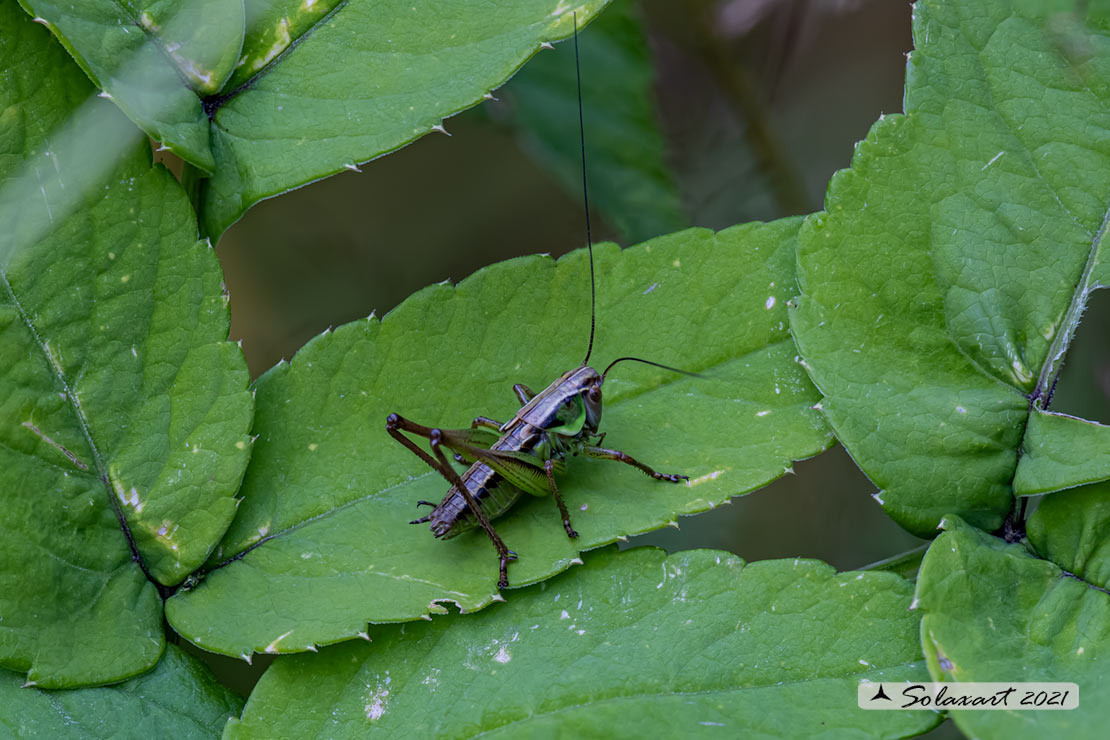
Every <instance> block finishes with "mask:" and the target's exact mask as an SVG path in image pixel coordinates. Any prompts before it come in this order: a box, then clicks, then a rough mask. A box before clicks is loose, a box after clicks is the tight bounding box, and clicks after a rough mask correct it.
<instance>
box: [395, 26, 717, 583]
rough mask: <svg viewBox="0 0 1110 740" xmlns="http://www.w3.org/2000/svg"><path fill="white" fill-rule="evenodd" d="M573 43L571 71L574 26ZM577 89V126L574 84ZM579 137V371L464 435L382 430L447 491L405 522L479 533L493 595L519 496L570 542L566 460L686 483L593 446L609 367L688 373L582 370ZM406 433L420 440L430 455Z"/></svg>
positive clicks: (523, 390)
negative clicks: (495, 563)
mask: <svg viewBox="0 0 1110 740" xmlns="http://www.w3.org/2000/svg"><path fill="white" fill-rule="evenodd" d="M574 44H575V65H576V68H577V59H578V55H577V50H578V33H577V26H576V28H575V36H574ZM578 89H579V122H580V125H581V113H582V97H581V89H582V83H581V77H579V83H578ZM580 134H581V128H580ZM581 138H582V191H583V199H584V201H585V204H586V246H587V248H588V250H589V255H590V288H591V303H590V339H589V343H588V345H587V348H586V359H585V360H583V361H582V365H581V366H579V367H577V368H574V369H573V370H568V371H567V372H565V373H563V374H562V375H561V376H560V377H559V378H558V380H556V381H555V382H553V383H552V384H551V385H549V386H548V387H547V388H544V389H543V390H542V391H540V392H539V393H533V392H532V391H531V390H530V389H529V388H528V387H527V386H524V385H519V384H518V385H515V386H513V391H514V392H515V393H516V395H517V398H518V399H519V400H520V403H521V407H520V410H519V411H517V413H516V415H515V416H513V418H512V419H510V420H509V421H507V422H505V423H504V424H502V423H500V422H497V421H494V420H493V419H489V418H486V417H484V416H479V417H478V418H476V419H474V421H473V423H472V424H471V425H470V428H468V429H440V428H433V427H426V426H423V425H421V424H417V423H415V422H412V421H409V420H408V419H405V418H403V417H401V416H399V415H398V414H390V415H389V417H388V418H387V419H386V431H387V432H389V434H390V436H392V437H393V438H394V439H396V440H397V441H398V442H400V443H401V444H402V445H404V446H405V448H406V449H408V450H410V451H411V452H412V453H413V454H415V455H416V456H417V457H419V458H420V459H421V460H423V461H424V462H425V463H427V464H428V465H429V466H431V467H432V469H433V470H435V471H437V472H438V473H440V474H441V475H442V476H443V477H444V478H445V479H446V480H447V482H448V483H449V484H450V485H451V488H450V489H449V490H448V491H447V495H446V496H444V497H443V500H442V501H440V502H439V503H438V504H435V503H432V502H430V501H420V502H418V503H419V504H422V505H425V506H431V507H432V511H431V513H430V514H428V515H427V516H424V517H421V518H419V519H416V520H415V521H413V522H411V523H412V524H424V523H428V524H430V526H431V530H432V533H433V534H434V535H435V536H436V537H437V538H440V539H450V538H452V537H455V536H456V535H458V534H461V533H462V532H465V531H467V530H470V529H475V528H481V529H482V530H483V531H484V532H485V533H486V535H487V536H488V537H489V539H490V541H492V542H493V545H494V547H496V548H497V555H498V558H499V560H500V567H499V576H500V577H499V578H498V582H497V585H498V587H499V588H506V587H507V586H508V585H509V581H508V577H507V575H506V568H507V564H508V562H509V561H511V560H515V559H516V553H514V552H512V551H511V550H509V548H508V547H506V546H505V543H504V541H503V540H502V539H501V537H500V535H498V534H497V531H496V530H495V529H494V528H493V524H492V523H491V520H493V519H495V518H497V517H499V516H501V515H502V514H504V513H506V512H507V511H508V510H509V509H510V508H511V507H512V506H513V504H515V503H516V501H517V500H518V499H519V498H520V497H521V495H523V494H525V493H528V494H531V495H534V496H545V495H547V494H549V493H550V494H551V495H552V497H553V498H554V499H555V504H556V505H557V506H558V507H559V514H560V515H561V516H562V520H563V529H564V530H566V533H567V536H568V537H571V538H574V537H577V536H578V533H577V532H575V531H574V528H573V527H572V526H571V523H570V515H569V514H568V513H567V506H566V504H565V503H564V501H563V498H562V496H561V495H560V494H559V487H558V485H557V484H556V482H555V476H556V473H561V472H562V471H563V468H564V465H565V462H566V460H567V457H568V456H573V455H578V454H584V455H586V456H589V457H595V458H601V459H605V460H616V461H618V462H623V463H625V464H627V465H632V466H634V467H637V468H639V469H640V470H642V471H643V472H645V473H647V474H648V475H650V476H651V477H653V478H655V479H656V480H662V481H669V482H672V483H677V482H679V481H681V480H686V479H687V478H686V476H684V475H673V474H667V473H657V472H656V471H654V470H652V469H651V468H650V467H649V466H647V465H645V464H644V463H642V462H640V461H638V460H636V459H635V458H633V457H632V456H630V455H628V454H626V453H624V452H621V451H620V450H612V449H607V448H605V447H601V446H600V444H601V442H602V439H603V438H604V436H605V435H604V434H601V433H598V425H599V424H600V423H601V386H602V385H603V384H604V382H605V376H606V375H607V374H608V372H609V371H610V370H611V369H612V368H613V366H614V365H616V364H617V363H619V362H623V361H625V360H633V361H636V362H643V363H646V364H648V365H654V366H656V367H661V368H664V369H666V370H671V371H674V372H679V373H683V374H685V375H695V374H694V373H689V372H686V371H685V370H678V369H677V368H672V367H667V366H666V365H660V364H659V363H656V362H651V361H649V360H642V359H639V358H637V357H621V358H619V359H617V360H614V361H613V362H611V363H610V364H609V366H608V367H607V368H606V369H605V371H604V372H601V373H599V372H598V371H597V370H595V369H593V368H592V367H590V366H589V362H590V354H591V352H592V351H593V342H594V324H595V322H594V315H595V311H596V290H595V283H594V263H593V244H592V241H591V239H590V221H589V196H588V194H587V192H586V174H585V171H586V170H585V163H586V158H585V141H584V135H583V136H582V137H581ZM406 434H411V435H414V436H416V437H422V438H424V439H427V440H428V445H429V447H430V449H431V452H430V454H429V452H428V451H427V450H425V449H424V448H422V447H421V446H420V445H418V444H417V443H416V442H415V441H414V440H413V439H412V438H411V437H409V436H406ZM445 448H446V449H447V450H450V451H451V452H452V453H453V455H452V457H453V459H454V461H456V462H460V463H465V464H468V465H469V466H470V467H469V468H467V469H466V471H465V472H463V473H459V472H458V471H457V470H456V469H455V468H454V467H453V465H452V461H451V459H449V458H448V456H447V454H446V453H445V452H444V449H445Z"/></svg>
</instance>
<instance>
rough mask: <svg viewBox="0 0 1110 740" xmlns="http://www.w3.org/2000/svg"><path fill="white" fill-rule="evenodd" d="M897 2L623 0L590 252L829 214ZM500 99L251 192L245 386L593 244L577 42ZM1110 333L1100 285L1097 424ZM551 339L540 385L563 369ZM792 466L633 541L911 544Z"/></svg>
mask: <svg viewBox="0 0 1110 740" xmlns="http://www.w3.org/2000/svg"><path fill="white" fill-rule="evenodd" d="M910 10H911V8H910V4H909V3H908V2H901V1H898V2H895V1H892V0H722V1H715V0H685V1H684V2H675V1H674V0H641V1H640V2H634V1H633V0H615V2H614V4H613V5H612V6H611V7H610V8H609V9H608V10H606V11H605V12H604V13H603V15H602V17H601V18H600V19H599V20H598V21H597V22H596V25H594V26H591V27H590V28H589V29H588V30H587V31H586V32H585V33H583V35H582V38H581V43H582V74H583V78H584V79H583V97H584V119H585V133H586V143H587V160H588V173H589V178H590V192H591V203H592V205H593V206H594V210H593V214H592V217H593V225H594V238H595V241H597V240H600V239H611V240H614V241H617V242H619V243H621V244H624V245H628V244H632V243H636V242H638V241H642V240H643V239H646V238H650V237H651V236H655V235H658V234H662V233H668V232H670V231H674V230H678V229H680V228H683V227H684V226H705V227H710V228H714V229H719V228H723V227H727V226H731V225H733V224H737V223H741V222H745V221H751V220H764V221H765V220H771V219H775V218H779V217H782V216H787V215H791V214H799V213H810V212H813V211H817V210H820V208H821V207H822V200H823V196H824V192H825V187H826V185H827V183H828V180H829V177H830V176H831V175H832V173H833V172H834V171H836V170H837V169H840V168H844V167H847V166H848V165H849V163H850V159H851V155H852V149H853V145H854V144H855V142H856V141H858V140H860V139H862V138H863V137H864V136H865V135H866V133H867V131H868V129H869V127H870V126H871V124H872V123H873V122H874V121H875V120H876V119H877V118H878V117H879V115H880V114H883V113H897V112H900V111H901V109H902V86H903V78H904V73H905V54H906V52H908V51H909V50H910V48H911V37H910ZM494 95H495V96H496V97H497V100H491V101H487V102H486V103H484V104H482V105H480V106H478V107H476V108H474V109H472V110H469V111H466V112H464V113H462V114H460V115H458V116H456V117H454V118H451V119H449V120H448V121H446V128H447V131H448V132H449V133H450V134H451V135H450V136H443V135H440V134H431V135H429V136H426V137H424V138H423V139H421V140H419V141H417V142H415V143H414V144H411V145H410V146H407V147H405V148H404V149H402V150H400V151H398V152H396V153H393V154H390V155H389V156H387V157H383V158H382V159H379V160H376V161H374V162H371V163H369V164H367V165H365V166H364V167H363V172H362V173H355V172H350V173H345V174H343V175H339V176H336V177H332V178H329V179H327V180H323V181H321V182H318V183H315V184H313V185H310V186H308V187H305V188H302V189H300V190H297V191H294V192H290V193H287V194H285V195H282V196H280V197H279V198H275V199H272V200H269V201H265V202H262V203H260V204H258V205H257V206H255V207H254V208H252V209H251V210H250V211H249V212H248V213H247V214H246V215H245V216H244V218H243V219H242V220H241V221H240V222H239V223H237V224H236V225H234V226H233V227H232V228H231V229H230V230H229V231H228V232H227V233H226V234H225V235H224V237H223V239H222V240H221V242H220V243H219V245H218V248H217V249H218V253H219V256H220V259H221V261H222V264H223V267H224V271H225V275H226V283H227V287H228V289H229V291H230V293H231V300H232V304H231V305H232V336H233V338H241V339H242V341H243V349H244V351H245V352H246V356H247V361H248V363H249V365H250V368H251V372H252V374H254V375H258V374H260V373H261V372H263V371H265V370H266V369H267V368H268V367H270V366H271V365H273V364H274V363H275V362H277V361H278V360H279V359H280V358H282V357H285V358H289V357H291V356H292V355H293V354H294V353H295V352H296V351H297V349H298V347H300V346H301V345H302V344H303V343H304V342H305V341H307V340H308V339H309V338H311V337H312V336H314V335H316V334H318V333H319V332H321V331H323V330H324V329H326V328H327V327H329V326H334V325H338V324H341V323H344V322H346V321H350V320H352V319H355V318H360V317H364V316H366V315H368V314H369V313H371V312H374V313H376V314H378V315H379V316H380V315H384V314H385V313H387V312H388V311H389V310H390V309H392V308H393V307H394V306H396V305H397V304H398V303H399V302H401V301H402V300H404V298H405V297H406V296H407V295H409V294H410V293H412V292H414V291H416V290H418V289H419V288H421V287H423V286H425V285H428V284H430V283H435V282H439V281H442V280H447V279H450V280H453V281H458V280H460V279H462V278H464V277H466V276H467V275H469V274H470V273H472V272H473V271H475V270H477V269H479V268H481V267H482V266H484V265H487V264H490V263H492V262H495V261H498V260H503V259H508V258H510V257H513V256H517V255H522V254H530V253H538V252H546V253H550V254H553V255H560V254H563V253H565V252H567V251H570V250H572V249H576V248H578V247H581V246H584V243H585V226H584V223H585V216H584V213H583V210H582V207H581V181H580V174H579V169H578V168H579V159H578V158H579V149H578V128H577V126H578V121H577V115H578V113H577V98H576V91H575V86H574V56H573V48H572V43H571V42H567V43H564V44H561V45H559V47H558V48H557V49H556V50H555V51H541V52H540V54H539V55H538V56H537V58H535V59H533V60H532V61H530V62H529V63H528V64H526V65H525V67H524V68H523V69H522V70H521V72H520V73H519V74H518V75H517V76H516V77H515V78H513V79H512V80H511V81H510V82H509V83H508V84H507V85H506V86H505V87H503V88H502V89H500V90H498V91H495V93H494ZM583 279H585V276H583ZM605 289H606V286H605V285H604V284H601V285H599V286H598V290H599V291H604V290H605ZM588 310H589V307H588V306H582V311H583V312H584V313H585V312H587V311H588ZM1108 326H1110V300H1108V299H1107V298H1106V296H1102V295H1099V296H1097V298H1096V301H1095V303H1094V304H1093V306H1092V308H1091V310H1090V311H1089V312H1088V315H1087V317H1086V318H1085V319H1084V322H1083V324H1082V326H1081V328H1080V330H1079V336H1078V340H1077V342H1076V344H1075V345H1074V348H1073V350H1072V352H1071V355H1070V356H1069V360H1068V363H1067V365H1066V368H1065V372H1064V375H1063V377H1062V378H1061V381H1060V384H1059V386H1060V387H1059V388H1058V389H1057V393H1056V396H1055V400H1054V403H1053V409H1054V410H1058V411H1063V412H1069V411H1070V412H1073V413H1082V415H1083V416H1085V417H1087V418H1093V419H1096V420H1099V421H1102V422H1104V423H1110V350H1108V349H1107V346H1106V343H1105V341H1104V338H1105V337H1106V334H1107V328H1108ZM562 349H563V348H553V352H552V361H553V365H552V367H551V376H552V378H554V377H555V376H556V375H557V374H558V373H560V372H562V371H563V370H565V369H566V368H565V367H563V366H562V364H565V362H564V361H563V360H562V359H561V358H563V356H564V354H565V353H564V352H562V351H561V350H562ZM505 361H506V362H511V361H512V358H505ZM560 363H562V364H560ZM522 380H523V379H522ZM505 390H506V393H508V392H509V389H508V388H506V389H505ZM474 413H475V414H480V413H483V409H477V408H476V409H474ZM674 413H675V414H681V413H683V410H682V409H681V408H676V409H675V410H674ZM465 421H467V420H464V419H460V420H459V423H460V424H462V423H464V422H465ZM382 422H383V420H381V419H367V420H366V423H367V424H371V425H379V424H382ZM613 431H614V433H616V430H613ZM382 444H390V441H389V439H388V438H387V437H386V435H385V433H384V431H383V434H382ZM795 472H796V475H787V476H785V477H784V478H782V479H780V480H779V481H778V482H776V483H774V484H772V485H771V486H769V487H767V488H765V489H762V490H760V491H759V492H757V493H755V494H753V495H750V496H746V497H741V498H737V499H735V500H734V502H733V504H732V505H731V506H725V507H721V508H718V509H716V510H714V511H710V512H707V513H705V514H702V515H698V516H694V517H686V518H683V519H681V520H680V527H681V528H680V529H667V530H665V531H661V532H656V533H652V534H649V535H645V536H643V537H639V538H636V539H635V540H633V541H632V542H631V543H629V546H637V545H658V546H662V547H665V548H666V549H668V550H671V551H674V550H680V549H687V548H692V547H710V548H720V549H725V550H729V551H732V552H735V553H737V554H739V555H741V556H742V557H744V558H746V559H748V560H758V559H765V558H775V557H798V556H800V557H814V558H820V559H822V560H824V561H826V562H828V563H831V564H832V565H834V566H835V567H837V568H840V569H850V568H857V567H861V566H864V565H867V564H869V563H871V562H874V561H876V560H880V559H883V558H887V557H889V556H892V555H896V554H898V553H900V552H903V551H906V550H909V549H911V548H914V547H915V546H917V545H918V544H919V543H920V542H921V540H918V539H916V538H914V537H912V536H911V535H909V534H907V533H905V532H903V531H902V530H901V529H900V528H899V527H898V526H897V525H895V524H893V523H892V522H891V521H890V520H889V519H888V518H887V517H886V515H885V514H883V512H882V510H881V508H880V507H879V505H878V504H877V503H876V502H875V501H874V500H873V499H872V498H871V494H872V493H874V492H875V489H874V487H873V486H872V485H871V483H870V482H869V481H868V480H867V478H866V477H865V476H864V475H863V474H862V473H860V472H859V470H858V469H856V467H855V465H854V464H853V463H852V462H851V460H850V459H849V457H848V456H847V454H846V453H845V452H844V451H843V450H842V449H841V448H839V447H838V448H834V449H833V450H830V451H829V452H827V453H825V454H824V455H821V456H820V457H818V458H816V459H814V460H810V461H806V462H802V463H799V464H798V465H797V466H796V469H795ZM509 598H510V599H511V594H510V595H509ZM217 662H219V661H217ZM256 663H257V662H256ZM256 671H257V665H256ZM256 675H257V674H256ZM237 688H239V689H240V690H247V689H249V685H247V684H243V683H240V684H239V686H238V687H237Z"/></svg>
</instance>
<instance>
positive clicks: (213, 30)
mask: <svg viewBox="0 0 1110 740" xmlns="http://www.w3.org/2000/svg"><path fill="white" fill-rule="evenodd" d="M20 2H21V3H22V4H23V6H24V7H25V8H27V11H28V12H29V13H31V14H32V15H34V16H35V19H36V20H38V21H40V22H41V23H43V24H45V25H46V26H47V27H48V28H50V30H51V31H52V32H53V33H54V35H55V36H57V37H58V40H59V41H61V42H62V44H64V45H65V47H66V49H67V50H68V51H69V52H70V54H72V55H73V58H74V59H76V60H77V63H78V64H80V65H81V68H82V69H84V70H85V72H86V74H88V76H89V79H91V80H92V81H93V82H94V84H96V85H97V86H98V87H100V88H101V89H102V90H104V92H105V93H106V94H107V95H108V96H109V97H110V98H111V99H112V101H113V102H115V103H116V105H118V106H119V107H120V110H122V111H123V112H124V113H126V114H127V116H128V118H130V119H131V120H132V121H134V122H135V123H136V125H138V126H139V127H140V128H142V129H143V130H144V131H146V132H147V133H148V134H149V135H150V136H151V137H152V138H153V139H154V140H155V141H158V142H161V145H162V146H163V147H164V148H166V149H169V150H170V151H172V152H173V153H174V154H177V155H178V156H180V157H181V158H182V159H185V160H186V161H188V162H191V163H192V164H194V165H196V166H197V167H200V168H201V169H203V170H205V171H206V172H211V171H212V170H213V168H214V167H215V166H216V162H215V160H214V159H213V158H212V151H211V149H210V146H209V141H208V139H209V132H208V117H207V116H206V115H205V113H204V110H203V107H202V105H201V99H200V96H204V95H211V94H212V93H215V92H216V91H218V90H219V89H220V88H221V86H222V85H223V84H224V82H225V81H226V80H227V78H228V77H229V76H230V75H231V72H232V70H233V69H234V65H235V62H236V60H237V59H238V56H239V49H240V47H241V46H242V43H243V31H244V29H243V23H244V19H243V6H242V4H241V3H239V2H227V1H226V0H185V1H184V2H181V1H180V0H175V1H173V2H170V1H169V0H132V2H128V3H120V2H116V1H115V0H85V2H80V3H70V2H58V1H57V0H20Z"/></svg>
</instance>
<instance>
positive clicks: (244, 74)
mask: <svg viewBox="0 0 1110 740" xmlns="http://www.w3.org/2000/svg"><path fill="white" fill-rule="evenodd" d="M347 4H349V0H318V2H312V3H306V2H304V0H245V1H244V3H243V5H244V9H245V11H246V17H247V35H246V38H245V39H244V40H243V51H242V53H241V54H240V55H239V62H238V64H237V65H236V66H235V72H234V74H232V76H231V79H230V80H228V81H227V85H226V88H227V89H228V90H235V89H236V88H238V87H239V86H240V85H243V84H244V83H246V82H247V81H249V80H250V78H251V77H253V76H254V75H256V74H258V73H259V72H261V71H262V70H264V69H265V68H266V65H268V64H270V63H271V62H274V61H277V60H279V58H280V56H281V55H282V54H284V53H285V52H286V51H288V50H290V49H291V48H292V47H293V45H294V44H296V43H299V42H300V41H301V37H303V36H308V35H309V34H311V33H312V30H313V26H315V25H316V24H318V23H320V22H321V21H323V20H324V19H325V18H326V17H327V15H328V14H329V13H331V12H332V11H333V10H335V9H336V7H341V6H344V5H347Z"/></svg>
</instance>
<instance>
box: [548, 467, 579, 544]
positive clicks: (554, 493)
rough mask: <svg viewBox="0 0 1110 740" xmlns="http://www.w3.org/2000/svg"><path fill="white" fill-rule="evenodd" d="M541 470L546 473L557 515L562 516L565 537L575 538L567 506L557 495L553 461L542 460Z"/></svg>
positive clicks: (557, 488) (557, 489)
mask: <svg viewBox="0 0 1110 740" xmlns="http://www.w3.org/2000/svg"><path fill="white" fill-rule="evenodd" d="M543 469H544V472H546V473H547V482H548V484H550V486H551V495H552V496H554V497H555V503H556V504H558V506H559V513H560V514H561V515H562V516H563V529H565V530H566V531H567V537H571V538H574V537H577V536H578V533H577V532H575V531H574V527H572V526H570V514H568V513H567V505H566V504H565V503H563V497H562V496H560V495H559V487H558V486H556V485H555V461H554V460H551V459H548V460H544V462H543Z"/></svg>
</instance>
